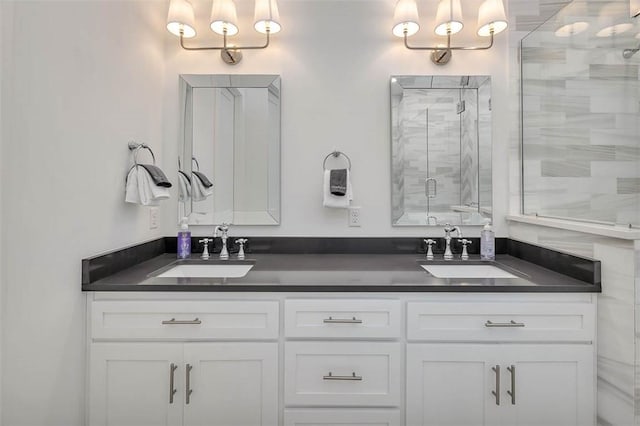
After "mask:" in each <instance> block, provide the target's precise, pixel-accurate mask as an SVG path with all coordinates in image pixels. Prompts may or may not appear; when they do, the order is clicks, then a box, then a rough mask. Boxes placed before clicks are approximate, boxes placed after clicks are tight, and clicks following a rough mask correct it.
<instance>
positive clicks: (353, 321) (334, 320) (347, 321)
mask: <svg viewBox="0 0 640 426" xmlns="http://www.w3.org/2000/svg"><path fill="white" fill-rule="evenodd" d="M322 322H324V323H325V324H362V320H361V319H357V318H356V317H352V318H333V317H329V318H325V319H324V320H322Z"/></svg>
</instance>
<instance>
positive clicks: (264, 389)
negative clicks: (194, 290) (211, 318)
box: [183, 343, 278, 426]
mask: <svg viewBox="0 0 640 426" xmlns="http://www.w3.org/2000/svg"><path fill="white" fill-rule="evenodd" d="M187 366H188V367H190V370H189V371H188V372H187V373H186V374H187V376H185V383H184V385H185V389H186V392H189V391H191V393H190V395H189V398H188V400H187V399H186V394H185V399H184V401H183V402H184V403H185V406H184V425H185V426H249V425H251V426H258V425H264V426H272V425H277V424H278V344H277V343H192V344H185V346H184V365H183V367H184V368H185V369H186V368H188V367H187ZM185 371H186V370H185ZM187 379H188V381H189V383H188V387H187Z"/></svg>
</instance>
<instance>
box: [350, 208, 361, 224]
mask: <svg viewBox="0 0 640 426" xmlns="http://www.w3.org/2000/svg"><path fill="white" fill-rule="evenodd" d="M349 226H360V207H358V206H353V207H349Z"/></svg>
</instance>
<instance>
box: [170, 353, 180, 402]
mask: <svg viewBox="0 0 640 426" xmlns="http://www.w3.org/2000/svg"><path fill="white" fill-rule="evenodd" d="M177 369H178V366H177V365H175V364H174V363H171V365H170V366H169V404H173V395H175V394H176V392H178V390H177V389H176V388H175V386H174V384H173V379H174V376H175V374H174V373H175V372H176V370H177Z"/></svg>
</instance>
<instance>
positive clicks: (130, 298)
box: [87, 292, 596, 426]
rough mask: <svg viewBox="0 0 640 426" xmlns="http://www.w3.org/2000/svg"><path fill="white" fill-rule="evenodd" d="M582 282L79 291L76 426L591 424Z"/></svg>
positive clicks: (591, 364) (591, 324)
mask: <svg viewBox="0 0 640 426" xmlns="http://www.w3.org/2000/svg"><path fill="white" fill-rule="evenodd" d="M595 318H596V295H595V294H590V293H554V294H549V293H547V294H545V293H539V294H535V293H485V294H479V293H365V292H363V293H357V294H356V293H313V292H308V293H276V292H273V293H269V292H255V293H215V292H208V293H205V292H202V293H188V292H176V293H155V292H138V293H124V292H123V293H115V292H114V293H108V292H104V293H90V294H89V303H88V323H89V325H90V327H89V329H88V340H89V345H88V347H89V366H88V369H89V371H88V389H89V392H88V397H87V407H88V410H87V424H88V426H103V425H104V426H106V425H109V426H118V425H120V426H133V425H135V426H147V425H148V426H156V425H166V426H169V425H171V426H176V425H177V426H182V425H185V426H199V425H207V426H247V425H251V426H254V425H261V426H276V425H284V426H303V425H304V426H310V425H320V424H321V425H326V426H331V425H334V426H338V425H339V426H348V425H358V426H363V425H366V426H372V425H375V426H420V425H432V426H444V425H456V426H462V425H473V426H476V425H491V426H493V425H496V426H502V425H504V426H507V425H509V426H512V425H530V426H533V425H544V426H553V425H557V426H568V425H574V426H588V425H594V424H595V350H594V347H595V344H594V343H595Z"/></svg>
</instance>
